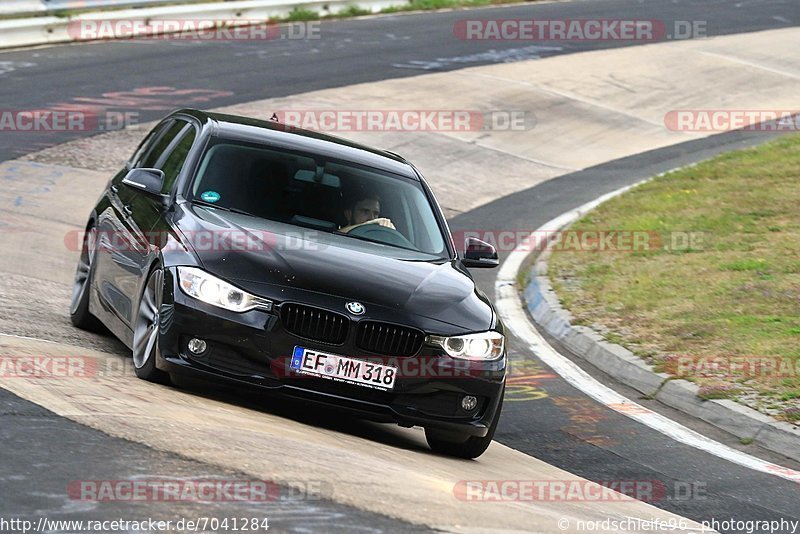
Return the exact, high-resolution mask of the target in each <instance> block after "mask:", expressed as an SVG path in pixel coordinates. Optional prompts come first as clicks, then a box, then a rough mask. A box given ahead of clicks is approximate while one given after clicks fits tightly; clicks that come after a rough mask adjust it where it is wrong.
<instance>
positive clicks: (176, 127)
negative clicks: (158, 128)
mask: <svg viewBox="0 0 800 534" xmlns="http://www.w3.org/2000/svg"><path fill="white" fill-rule="evenodd" d="M186 124H187V123H186V121H175V122H173V123H172V124H171V125H170V126H169V127H168V128H167V130H166V131H165V132H164V133H159V136H158V138H156V139H155V142H154V143H153V144H152V146H151V147H150V148H149V149H148V150H147V153H146V154H145V155H144V157H143V158H142V160H141V163H140V164H139V165H137V167H143V168H145V169H152V168H155V167H156V166H157V165H158V162H159V160H161V156H162V154H163V153H164V152H165V151H166V150H167V149H168V148H169V147H170V145H171V143H172V141H173V140H174V139H175V137H176V136H177V135H178V134H179V133H181V131H182V130H183V129H184V127H186Z"/></svg>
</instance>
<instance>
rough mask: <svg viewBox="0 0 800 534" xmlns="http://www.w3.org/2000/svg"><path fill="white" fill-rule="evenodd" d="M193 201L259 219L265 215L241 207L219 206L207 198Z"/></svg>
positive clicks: (193, 200)
mask: <svg viewBox="0 0 800 534" xmlns="http://www.w3.org/2000/svg"><path fill="white" fill-rule="evenodd" d="M191 202H192V204H198V205H200V206H206V207H209V208H214V209H217V210H222V211H229V212H231V213H238V214H239V215H248V216H250V217H256V218H258V219H263V217H261V216H260V215H254V214H252V213H250V212H248V211H245V210H240V209H239V208H229V207H227V206H218V205H217V204H213V203H211V202H206V201H205V200H198V199H192V201H191Z"/></svg>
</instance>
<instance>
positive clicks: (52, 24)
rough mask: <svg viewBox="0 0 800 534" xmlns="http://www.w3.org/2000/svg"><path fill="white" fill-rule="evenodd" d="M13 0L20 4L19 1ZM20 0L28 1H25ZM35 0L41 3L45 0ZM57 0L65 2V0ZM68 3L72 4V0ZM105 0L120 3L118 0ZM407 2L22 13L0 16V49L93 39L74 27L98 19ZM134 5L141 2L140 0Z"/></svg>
mask: <svg viewBox="0 0 800 534" xmlns="http://www.w3.org/2000/svg"><path fill="white" fill-rule="evenodd" d="M12 1H14V3H15V4H19V5H21V4H22V1H23V0H12ZM24 1H25V2H28V3H30V0H24ZM36 1H37V2H40V3H41V2H43V1H44V0H36ZM51 1H55V0H51ZM57 1H59V2H66V1H68V0H57ZM70 1H72V2H74V1H75V0H70ZM86 1H92V0H86ZM94 1H98V0H94ZM106 1H112V2H120V1H121V0H106ZM150 1H152V0H150ZM0 2H2V0H0ZM407 2H408V0H231V1H226V2H204V3H197V2H193V3H190V4H187V2H186V1H184V2H183V3H182V5H173V6H153V7H147V6H140V7H138V8H136V9H120V10H110V11H98V12H94V13H91V12H90V13H82V14H79V15H75V16H69V17H56V16H52V15H51V16H47V15H48V13H47V12H39V13H38V15H39V16H35V17H30V16H27V17H26V16H22V17H11V18H9V17H6V18H5V19H0V49H4V48H15V47H20V46H32V45H42V44H53V43H69V42H76V41H83V40H96V39H98V37H97V32H91V31H90V32H88V33H87V34H86V35H83V34H81V33H80V32H77V33H76V31H75V29H76V28H80V24H81V23H82V22H86V23H88V24H89V25H90V26H91V24H93V23H96V22H97V21H110V24H112V26H113V24H114V21H122V22H123V23H127V22H129V21H131V20H134V19H135V20H139V19H147V20H150V21H157V20H168V21H170V20H176V19H177V20H187V21H192V20H195V21H196V20H211V21H219V22H220V23H222V24H226V25H227V24H228V23H229V22H235V21H237V20H239V21H248V20H250V21H252V20H260V21H264V20H274V19H276V18H283V17H287V16H288V15H289V14H290V13H291V12H292V11H293V10H294V9H297V8H298V7H302V8H304V9H308V10H310V11H315V12H317V13H320V14H322V15H330V14H336V13H339V12H341V11H344V10H348V9H351V8H352V7H353V6H356V7H358V8H361V9H364V10H367V11H369V12H371V13H377V12H379V11H380V10H381V9H385V8H387V7H390V6H398V5H403V4H406V3H407ZM8 3H9V2H2V3H0V6H3V7H8V6H7V4H8ZM137 3H141V0H139V1H138V2H137ZM0 13H1V12H0ZM43 15H44V16H43ZM93 21H94V22H93ZM148 31H151V30H148V29H146V28H145V29H142V32H141V33H135V34H130V33H129V34H126V36H127V37H134V36H137V35H145V34H147V35H149V33H148ZM165 31H166V30H165Z"/></svg>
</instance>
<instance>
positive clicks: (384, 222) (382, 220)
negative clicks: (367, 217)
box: [364, 217, 397, 230]
mask: <svg viewBox="0 0 800 534" xmlns="http://www.w3.org/2000/svg"><path fill="white" fill-rule="evenodd" d="M364 224H379V225H381V226H385V227H386V228H391V229H392V230H397V228H395V227H394V225H393V224H392V221H391V219H388V218H386V217H380V218H379V219H372V220H371V221H367V222H365V223H364Z"/></svg>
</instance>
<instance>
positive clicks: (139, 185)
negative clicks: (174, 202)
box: [122, 169, 164, 197]
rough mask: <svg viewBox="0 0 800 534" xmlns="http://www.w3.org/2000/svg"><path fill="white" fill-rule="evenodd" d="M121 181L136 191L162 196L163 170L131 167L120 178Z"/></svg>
mask: <svg viewBox="0 0 800 534" xmlns="http://www.w3.org/2000/svg"><path fill="white" fill-rule="evenodd" d="M122 183H123V184H125V185H126V186H128V187H130V188H131V189H135V190H136V191H141V192H142V193H147V194H148V195H155V196H157V197H162V195H161V187H162V186H163V185H164V171H162V170H159V169H132V170H131V171H130V172H128V174H127V176H125V178H123V179H122Z"/></svg>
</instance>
